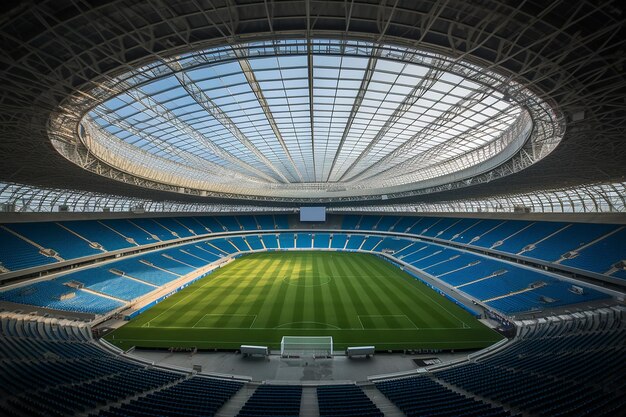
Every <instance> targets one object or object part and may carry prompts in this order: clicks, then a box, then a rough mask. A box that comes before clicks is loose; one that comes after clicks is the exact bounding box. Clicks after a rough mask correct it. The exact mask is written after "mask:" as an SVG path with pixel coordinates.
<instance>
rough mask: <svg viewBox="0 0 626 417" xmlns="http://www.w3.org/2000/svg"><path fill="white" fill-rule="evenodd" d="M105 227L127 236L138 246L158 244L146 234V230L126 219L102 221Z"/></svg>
mask: <svg viewBox="0 0 626 417" xmlns="http://www.w3.org/2000/svg"><path fill="white" fill-rule="evenodd" d="M100 222H101V223H102V224H104V225H105V226H108V227H110V228H111V229H113V230H114V231H116V232H117V233H119V234H121V235H122V236H125V237H126V238H130V239H132V240H133V242H135V243H136V244H138V245H147V244H150V243H155V242H157V240H156V239H154V238H153V237H152V236H151V235H150V233H148V232H146V231H145V230H144V229H142V228H140V227H137V226H136V225H135V224H133V223H131V222H130V221H129V220H126V219H107V220H101V221H100Z"/></svg>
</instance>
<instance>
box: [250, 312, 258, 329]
mask: <svg viewBox="0 0 626 417" xmlns="http://www.w3.org/2000/svg"><path fill="white" fill-rule="evenodd" d="M257 317H259V316H258V315H257V314H255V315H254V320H252V323H251V324H250V327H248V328H249V329H251V328H252V326H254V323H256V319H257Z"/></svg>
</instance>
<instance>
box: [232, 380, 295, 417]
mask: <svg viewBox="0 0 626 417" xmlns="http://www.w3.org/2000/svg"><path fill="white" fill-rule="evenodd" d="M301 397H302V386H300V385H269V384H268V385H260V386H259V387H258V388H257V389H256V390H255V391H254V393H253V394H252V396H251V397H250V398H249V399H248V401H247V402H246V403H245V404H244V406H243V407H242V408H241V410H240V411H239V414H237V416H238V417H263V416H284V417H297V416H299V415H300V399H301Z"/></svg>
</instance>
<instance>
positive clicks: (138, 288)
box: [54, 266, 157, 301]
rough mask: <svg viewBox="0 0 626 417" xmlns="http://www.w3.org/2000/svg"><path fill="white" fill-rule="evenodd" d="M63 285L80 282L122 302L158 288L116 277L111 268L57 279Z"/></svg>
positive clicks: (97, 269) (76, 273)
mask: <svg viewBox="0 0 626 417" xmlns="http://www.w3.org/2000/svg"><path fill="white" fill-rule="evenodd" d="M54 281H56V282H59V283H61V284H65V283H67V282H78V283H81V284H83V285H84V286H85V288H89V289H90V290H92V291H97V292H100V293H103V294H106V295H110V296H112V297H116V298H120V299H122V300H126V301H131V300H134V299H136V298H139V297H142V296H144V295H146V294H148V293H149V292H151V291H154V289H155V288H157V287H156V286H155V285H149V284H147V283H143V282H139V281H136V280H133V279H130V278H126V277H123V276H121V275H116V274H115V273H113V272H111V270H110V267H107V266H103V267H98V268H89V269H84V270H81V271H77V272H72V273H70V274H66V275H63V276H61V277H59V278H56V279H55V280H54Z"/></svg>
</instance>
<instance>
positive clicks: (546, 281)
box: [0, 233, 618, 314]
mask: <svg viewBox="0 0 626 417" xmlns="http://www.w3.org/2000/svg"><path fill="white" fill-rule="evenodd" d="M312 236H313V235H312V234H311V233H280V234H279V237H278V238H277V237H276V235H274V234H269V235H268V234H263V235H246V236H245V239H244V237H242V236H233V237H226V238H212V239H208V240H207V241H204V242H193V243H189V244H186V245H182V246H178V247H173V248H168V249H162V250H159V251H156V252H150V253H145V254H140V255H138V256H135V257H131V258H123V259H120V260H118V261H114V262H112V263H109V264H107V266H106V267H97V268H90V269H85V270H81V271H79V272H75V273H71V274H67V275H64V276H62V277H61V278H59V279H57V280H56V281H55V282H56V283H57V285H56V286H54V285H53V284H52V283H46V282H39V283H34V284H32V285H30V286H29V287H28V288H23V289H17V290H12V291H4V292H0V299H6V300H9V301H12V302H18V303H25V304H32V305H40V306H45V307H49V308H59V309H61V310H64V309H68V310H70V311H85V312H91V313H95V314H103V313H106V311H107V310H106V309H107V308H108V309H109V311H112V310H115V309H117V308H119V307H120V306H121V304H118V303H117V302H114V301H115V300H110V299H103V297H99V296H98V294H97V293H100V294H104V295H108V296H112V297H115V298H117V299H120V300H125V301H130V300H133V299H136V298H138V297H140V296H142V295H145V294H147V293H149V292H150V291H152V290H154V289H155V287H160V286H162V285H165V284H168V283H170V282H171V281H173V280H176V279H178V278H179V277H181V276H184V275H186V274H189V273H191V272H193V271H194V270H196V269H197V268H200V267H202V266H205V265H207V264H209V263H211V262H214V261H216V260H218V259H220V257H222V256H227V255H231V254H234V253H236V252H240V251H250V250H251V246H249V244H248V243H252V244H253V245H254V246H255V249H254V250H262V249H270V250H271V249H280V250H291V249H309V248H311V247H312V245H313V244H314V245H315V246H313V247H314V248H322V249H326V248H328V242H329V241H330V247H331V248H332V249H336V250H350V251H357V250H363V251H372V252H374V253H379V254H383V253H384V254H387V255H390V256H391V252H393V256H394V257H395V258H396V259H398V260H400V261H402V262H404V263H406V264H408V265H410V266H412V267H415V268H417V269H419V270H421V271H423V272H425V273H427V274H429V275H431V276H433V277H436V278H437V279H439V280H441V281H442V282H444V283H446V284H448V285H450V286H452V287H454V288H455V289H456V290H457V291H460V292H463V293H464V294H466V295H467V296H469V297H471V298H473V299H475V300H477V301H482V302H484V303H485V304H486V305H488V306H489V307H491V308H492V309H495V310H498V311H500V312H502V313H506V314H515V313H520V312H525V311H536V310H543V309H546V308H555V307H560V306H565V305H572V304H582V303H591V302H594V301H600V300H603V299H609V298H610V296H609V295H607V294H605V293H603V292H600V291H597V290H595V289H592V288H589V287H588V286H586V285H584V284H580V285H578V284H577V286H578V287H581V288H583V291H582V293H580V292H576V291H573V289H572V284H569V283H567V282H564V281H561V280H559V279H558V278H557V276H556V275H553V274H548V273H546V272H543V271H541V270H539V269H534V268H528V267H522V266H519V265H515V264H512V263H509V262H506V261H502V260H498V259H496V258H490V257H487V256H484V255H480V254H477V253H471V252H466V251H463V250H462V249H457V248H452V247H446V246H441V245H438V244H435V243H430V242H422V241H414V240H411V239H408V238H397V237H384V236H373V235H370V236H366V235H362V234H355V233H352V234H344V233H332V234H326V233H323V234H319V233H318V234H316V235H315V239H313V237H312ZM279 243H280V247H279V246H278V244H279ZM112 271H114V272H112ZM617 276H618V275H617ZM71 281H76V282H78V283H82V284H84V286H85V288H86V289H89V290H92V291H95V292H96V293H86V292H85V291H83V290H77V291H74V294H76V296H79V298H78V299H77V300H73V299H66V300H60V298H63V297H61V295H62V294H64V293H68V292H70V288H69V287H66V286H64V285H61V284H65V283H68V282H71ZM53 289H54V290H53ZM85 297H87V298H88V299H90V300H93V301H98V302H97V303H96V304H95V305H96V306H98V307H97V308H96V307H87V308H85V309H83V308H82V307H81V306H80V303H79V301H80V300H83V299H85Z"/></svg>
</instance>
